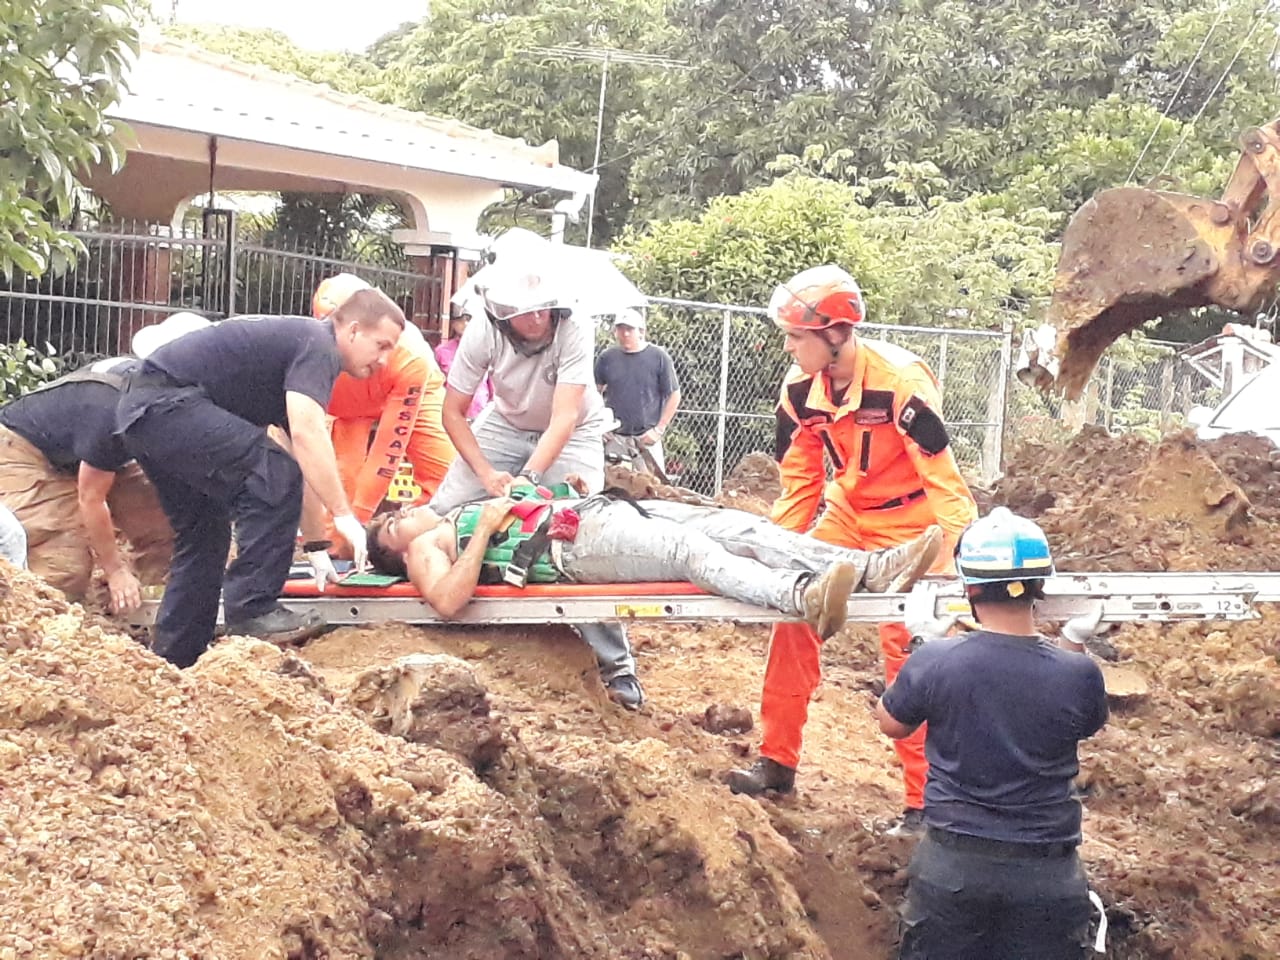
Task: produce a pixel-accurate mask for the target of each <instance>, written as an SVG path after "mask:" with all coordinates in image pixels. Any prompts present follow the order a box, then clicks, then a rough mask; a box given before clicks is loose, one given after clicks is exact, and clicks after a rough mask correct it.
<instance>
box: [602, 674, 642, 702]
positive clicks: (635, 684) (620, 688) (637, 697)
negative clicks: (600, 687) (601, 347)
mask: <svg viewBox="0 0 1280 960" xmlns="http://www.w3.org/2000/svg"><path fill="white" fill-rule="evenodd" d="M604 686H605V690H607V691H608V694H609V699H610V700H612V701H613V702H614V703H616V704H617V705H618V706H620V707H623V708H625V709H627V710H639V709H640V708H641V707H642V706H643V705H644V688H643V687H642V686H640V680H639V679H638V678H637V677H636V675H635V674H634V673H620V674H618V676H616V677H614V678H613V679H612V680H609V681H608V682H606V683H605V685H604Z"/></svg>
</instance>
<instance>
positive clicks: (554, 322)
mask: <svg viewBox="0 0 1280 960" xmlns="http://www.w3.org/2000/svg"><path fill="white" fill-rule="evenodd" d="M485 312H486V313H488V311H485ZM488 316H489V320H490V322H492V323H493V325H494V326H495V327H497V328H498V332H499V333H501V334H502V337H503V339H505V340H506V341H507V343H509V344H511V346H512V347H513V348H514V349H515V351H516V353H518V354H520V356H522V357H536V356H537V355H538V354H540V353H544V352H546V350H547V348H548V347H550V346H551V344H552V343H553V342H554V341H555V339H556V328H557V327H558V326H559V325H560V315H559V311H558V310H552V311H551V327H550V329H549V330H548V331H547V340H546V342H545V343H543V344H542V345H541V346H536V347H535V346H533V345H531V344H530V343H529V341H528V340H526V339H524V337H522V336H520V335H519V334H517V333H516V332H515V331H514V330H512V329H511V321H510V320H499V319H498V318H497V317H495V316H494V315H493V314H491V313H488Z"/></svg>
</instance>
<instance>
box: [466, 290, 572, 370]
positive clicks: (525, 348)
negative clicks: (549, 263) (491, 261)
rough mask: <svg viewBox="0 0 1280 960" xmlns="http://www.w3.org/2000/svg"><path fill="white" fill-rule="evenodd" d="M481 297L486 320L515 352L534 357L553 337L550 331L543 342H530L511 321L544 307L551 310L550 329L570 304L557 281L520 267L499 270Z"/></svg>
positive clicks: (567, 313) (565, 316) (567, 312)
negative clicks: (516, 329) (498, 274)
mask: <svg viewBox="0 0 1280 960" xmlns="http://www.w3.org/2000/svg"><path fill="white" fill-rule="evenodd" d="M483 297H484V309H485V313H486V314H488V316H489V321H490V322H491V323H492V324H493V325H494V326H496V327H497V328H498V330H499V332H501V333H502V335H503V336H504V337H506V338H507V340H508V342H510V344H511V345H512V346H513V347H515V349H516V352H518V353H521V354H523V355H525V356H534V355H536V354H539V353H541V352H542V351H543V350H546V349H547V347H549V346H550V345H551V340H552V339H554V333H553V335H552V337H549V338H548V339H547V341H546V342H545V343H541V344H537V345H534V344H530V343H529V342H528V341H527V340H525V339H524V338H523V337H521V336H520V335H519V334H517V333H516V332H515V331H514V330H512V329H511V321H512V320H515V319H516V318H517V317H522V316H525V315H527V314H530V313H537V312H539V311H542V310H548V311H550V312H551V329H552V331H554V330H555V328H556V326H557V325H558V324H559V323H560V321H561V320H564V319H566V318H567V317H568V316H569V314H570V313H572V312H573V306H572V304H571V302H570V301H569V299H568V298H567V297H565V295H564V293H563V291H562V290H561V289H560V286H559V284H558V283H556V282H555V280H553V279H552V278H551V277H550V276H549V274H548V273H546V272H538V271H532V270H520V269H512V270H511V271H510V272H503V273H502V274H501V275H500V276H499V277H498V278H497V279H495V280H494V281H493V282H492V283H490V284H489V285H488V286H486V287H485V288H484V291H483Z"/></svg>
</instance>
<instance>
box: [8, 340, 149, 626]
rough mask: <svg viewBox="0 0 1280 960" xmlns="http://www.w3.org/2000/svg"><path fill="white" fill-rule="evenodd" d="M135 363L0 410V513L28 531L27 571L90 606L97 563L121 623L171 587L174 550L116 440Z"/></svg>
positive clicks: (99, 367) (111, 365) (64, 382)
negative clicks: (147, 591) (154, 593)
mask: <svg viewBox="0 0 1280 960" xmlns="http://www.w3.org/2000/svg"><path fill="white" fill-rule="evenodd" d="M134 363H136V361H133V360H124V359H116V360H108V361H101V362H100V363H97V364H94V365H93V366H91V367H88V368H85V369H84V370H77V371H76V372H74V373H71V374H69V375H67V376H64V377H60V378H59V379H57V380H55V381H53V382H52V383H49V384H46V385H44V386H42V387H39V388H37V389H35V390H32V391H31V392H30V393H27V394H25V395H24V396H21V397H19V398H18V399H16V400H13V401H11V402H10V403H7V404H5V406H4V407H0V503H3V504H4V505H5V506H7V507H8V508H9V509H10V510H12V511H13V513H14V515H15V516H16V517H17V518H18V520H19V521H20V522H21V523H22V525H23V527H24V528H25V530H26V534H27V550H28V557H27V563H28V566H29V567H30V569H31V571H32V572H33V573H35V574H37V575H38V576H40V577H42V578H43V579H44V580H45V581H46V582H47V583H49V584H50V585H51V586H54V587H57V588H58V589H59V590H61V591H62V592H63V593H65V594H66V595H67V596H68V597H70V598H71V599H72V600H80V601H83V600H86V599H88V597H89V595H90V588H91V582H92V575H93V568H94V562H95V560H96V562H97V563H98V564H99V565H100V566H101V567H102V571H103V573H104V574H105V575H106V579H107V590H108V598H109V603H110V606H111V609H112V610H113V611H114V612H116V613H121V612H124V611H128V610H132V609H134V608H136V607H137V606H139V604H141V602H142V592H141V588H142V585H143V583H144V582H145V583H147V584H155V583H160V582H162V581H163V579H164V575H165V573H166V572H167V571H168V569H169V555H170V553H171V551H172V547H173V533H172V532H171V531H170V529H169V523H168V521H167V520H165V517H164V513H163V511H161V509H160V504H159V502H158V501H157V500H156V495H155V491H154V490H153V489H152V488H151V484H150V483H148V482H147V478H146V477H145V476H143V473H142V468H141V467H139V466H138V465H137V464H136V463H134V462H133V458H132V457H131V456H130V455H129V454H128V453H127V452H126V451H125V449H124V445H123V444H122V443H121V442H120V438H119V437H118V436H116V433H115V426H116V414H115V410H116V402H117V400H118V399H119V397H120V388H121V387H122V386H123V384H124V380H125V376H126V375H127V373H128V371H129V369H130V368H131V366H132V365H133V364H134ZM117 531H119V533H121V534H123V536H124V537H125V539H126V540H128V541H129V545H130V547H131V548H132V549H131V554H132V563H131V562H130V560H129V559H128V558H126V557H125V555H124V554H123V553H122V552H121V551H120V549H119V547H118V546H117V544H116V534H117Z"/></svg>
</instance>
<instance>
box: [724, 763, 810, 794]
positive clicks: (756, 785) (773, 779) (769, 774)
mask: <svg viewBox="0 0 1280 960" xmlns="http://www.w3.org/2000/svg"><path fill="white" fill-rule="evenodd" d="M795 788H796V769H795V767H786V766H783V765H782V764H780V763H779V762H778V761H777V760H770V759H769V758H768V757H761V758H760V759H758V760H757V761H756V762H755V763H753V764H752V765H751V766H750V767H748V768H747V769H746V770H730V771H729V789H730V790H731V791H733V792H734V793H745V794H746V795H747V796H749V797H758V796H760V794H762V793H765V792H766V791H768V790H772V791H773V792H774V793H790V792H791V791H792V790H794V789H795Z"/></svg>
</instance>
